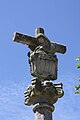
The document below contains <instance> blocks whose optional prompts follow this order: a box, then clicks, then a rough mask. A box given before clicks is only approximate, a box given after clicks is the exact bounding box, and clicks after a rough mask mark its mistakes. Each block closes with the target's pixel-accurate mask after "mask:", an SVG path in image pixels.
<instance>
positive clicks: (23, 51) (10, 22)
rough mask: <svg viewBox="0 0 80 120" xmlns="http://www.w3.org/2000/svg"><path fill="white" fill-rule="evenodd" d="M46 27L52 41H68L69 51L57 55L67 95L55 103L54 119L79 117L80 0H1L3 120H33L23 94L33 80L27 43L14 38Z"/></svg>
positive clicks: (0, 111)
mask: <svg viewBox="0 0 80 120" xmlns="http://www.w3.org/2000/svg"><path fill="white" fill-rule="evenodd" d="M37 27H43V28H44V29H45V34H46V36H47V37H48V38H49V39H50V40H51V41H53V42H58V43H61V44H65V45H66V46H67V52H66V54H64V55H61V54H57V56H58V59H59V64H58V80H56V81H54V82H56V83H57V82H62V83H63V85H64V92H65V95H64V97H63V98H61V99H59V100H58V102H57V103H56V104H55V108H56V109H55V111H54V113H53V118H54V120H76V119H78V120H79V119H80V95H75V94H74V92H75V89H74V86H75V85H77V84H78V79H77V78H78V75H79V74H80V72H79V70H77V68H76V64H77V62H76V61H75V58H76V57H78V56H79V55H80V0H40V1H38V0H14V1H11V0H6V1H5V0H1V1H0V120H14V119H16V120H18V119H19V120H33V119H34V113H33V112H32V107H31V106H30V107H28V106H25V105H24V96H23V93H24V91H25V90H26V87H27V86H28V85H29V84H30V82H31V78H32V77H31V75H30V71H29V65H28V57H27V52H28V51H29V49H28V48H27V46H25V45H21V44H18V43H14V42H13V41H12V36H13V33H14V32H16V31H18V32H21V33H25V34H28V35H32V36H34V32H35V29H36V28H37Z"/></svg>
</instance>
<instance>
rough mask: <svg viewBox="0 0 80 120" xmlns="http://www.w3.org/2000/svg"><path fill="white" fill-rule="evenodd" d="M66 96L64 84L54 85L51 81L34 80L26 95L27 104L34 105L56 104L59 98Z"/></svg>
mask: <svg viewBox="0 0 80 120" xmlns="http://www.w3.org/2000/svg"><path fill="white" fill-rule="evenodd" d="M63 94H64V92H63V90H62V83H59V84H58V83H57V84H53V83H52V82H50V81H44V82H41V81H39V80H38V79H36V78H35V79H34V80H33V81H32V84H31V85H29V87H28V88H27V90H26V91H25V93H24V96H25V104H26V105H31V104H32V105H34V104H36V103H38V102H39V103H47V104H51V105H52V104H54V103H55V102H56V101H57V100H58V98H60V97H62V96H63Z"/></svg>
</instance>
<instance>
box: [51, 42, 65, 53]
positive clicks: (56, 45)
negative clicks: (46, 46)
mask: <svg viewBox="0 0 80 120" xmlns="http://www.w3.org/2000/svg"><path fill="white" fill-rule="evenodd" d="M51 46H52V51H54V49H55V52H58V53H62V54H64V53H65V52H66V46H65V45H63V44H59V43H53V42H51Z"/></svg>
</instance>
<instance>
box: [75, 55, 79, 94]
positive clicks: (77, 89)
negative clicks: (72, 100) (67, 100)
mask: <svg viewBox="0 0 80 120" xmlns="http://www.w3.org/2000/svg"><path fill="white" fill-rule="evenodd" d="M76 60H77V61H80V57H78V58H76ZM77 68H78V69H80V63H78V64H77ZM78 79H79V82H80V76H79V77H78ZM75 88H76V92H75V93H76V94H80V84H78V85H77V86H75Z"/></svg>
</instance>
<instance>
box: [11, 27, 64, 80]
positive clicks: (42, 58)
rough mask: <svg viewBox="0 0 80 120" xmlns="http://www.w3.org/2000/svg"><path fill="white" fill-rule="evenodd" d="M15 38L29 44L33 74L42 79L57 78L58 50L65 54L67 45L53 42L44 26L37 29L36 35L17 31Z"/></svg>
mask: <svg viewBox="0 0 80 120" xmlns="http://www.w3.org/2000/svg"><path fill="white" fill-rule="evenodd" d="M13 40H14V41H16V42H20V43H22V44H26V45H28V47H29V48H30V52H29V53H28V57H29V64H30V72H31V75H33V76H34V77H37V78H38V79H39V80H40V81H45V80H56V79H57V69H58V68H57V66H58V59H57V56H56V55H55V53H56V52H58V53H62V54H64V53H65V52H66V46H64V45H61V44H58V43H53V42H51V41H50V40H49V39H48V38H47V37H46V36H45V35H44V30H43V29H42V28H37V29H36V34H35V37H31V36H28V35H24V34H21V33H15V34H14V37H13Z"/></svg>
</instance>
